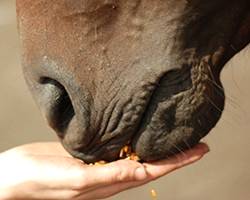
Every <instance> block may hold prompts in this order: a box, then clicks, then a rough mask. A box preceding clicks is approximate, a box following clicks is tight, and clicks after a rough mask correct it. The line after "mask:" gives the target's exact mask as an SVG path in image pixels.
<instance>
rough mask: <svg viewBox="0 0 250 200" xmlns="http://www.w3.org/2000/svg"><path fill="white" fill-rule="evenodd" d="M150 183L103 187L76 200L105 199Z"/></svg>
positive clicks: (137, 182)
mask: <svg viewBox="0 0 250 200" xmlns="http://www.w3.org/2000/svg"><path fill="white" fill-rule="evenodd" d="M147 182H148V180H143V181H130V182H125V183H118V184H115V185H109V186H106V187H101V188H98V189H96V190H91V191H89V192H86V193H84V194H82V195H80V196H78V197H77V198H76V199H74V200H85V199H88V200H94V199H104V198H108V197H111V196H113V195H115V194H118V193H120V192H123V191H125V190H128V189H132V188H135V187H139V186H141V185H144V184H146V183H147Z"/></svg>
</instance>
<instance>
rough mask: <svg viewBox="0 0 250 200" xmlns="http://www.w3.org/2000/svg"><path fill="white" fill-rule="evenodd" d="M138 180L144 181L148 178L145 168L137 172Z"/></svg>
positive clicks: (138, 169)
mask: <svg viewBox="0 0 250 200" xmlns="http://www.w3.org/2000/svg"><path fill="white" fill-rule="evenodd" d="M135 177H136V180H144V179H146V178H147V173H146V170H145V168H144V167H139V168H137V169H136V170H135Z"/></svg>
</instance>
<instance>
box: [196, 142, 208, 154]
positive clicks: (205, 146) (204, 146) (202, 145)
mask: <svg viewBox="0 0 250 200" xmlns="http://www.w3.org/2000/svg"><path fill="white" fill-rule="evenodd" d="M198 145H199V146H198V149H200V150H201V151H202V153H204V154H206V153H208V152H209V151H210V149H209V146H208V145H207V144H204V143H200V144H198Z"/></svg>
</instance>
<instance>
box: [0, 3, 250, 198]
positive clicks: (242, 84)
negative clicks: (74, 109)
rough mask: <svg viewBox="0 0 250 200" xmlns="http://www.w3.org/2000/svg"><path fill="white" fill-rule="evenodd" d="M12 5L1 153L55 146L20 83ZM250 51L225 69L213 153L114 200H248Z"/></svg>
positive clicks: (3, 29) (0, 28)
mask: <svg viewBox="0 0 250 200" xmlns="http://www.w3.org/2000/svg"><path fill="white" fill-rule="evenodd" d="M20 54H21V53H20V48H19V42H18V35H17V29H16V18H15V1H14V0H0V91H1V94H0V151H3V150H5V149H8V148H11V147H13V146H16V145H20V144H24V143H29V142H33V141H51V140H56V137H55V134H54V133H53V132H52V131H51V130H50V129H49V128H47V126H46V123H45V121H44V120H43V119H42V117H41V115H40V113H39V110H38V109H37V107H36V106H35V104H34V102H33V100H32V98H31V96H30V94H29V92H28V90H27V88H26V85H25V81H24V80H23V77H22V71H21V66H20V65H21V64H20V62H21V61H20ZM249 65H250V47H249V46H248V47H247V48H246V49H245V50H244V51H243V52H241V53H240V54H239V55H237V56H236V57H235V58H234V59H232V60H231V61H230V63H229V64H228V65H227V66H226V67H225V68H224V71H223V73H222V82H223V84H224V87H225V90H226V95H227V101H226V108H225V112H224V113H223V117H222V119H221V120H220V122H219V123H218V125H217V127H216V128H215V129H213V131H212V132H211V133H210V135H209V136H208V137H206V138H205V140H204V141H206V142H207V143H208V144H209V145H210V147H211V153H209V155H207V156H206V157H205V158H204V159H203V160H202V161H200V162H199V163H197V164H194V165H192V166H190V167H186V168H185V169H182V170H179V171H178V172H175V173H173V174H171V175H169V176H166V177H164V178H162V179H160V180H158V181H155V182H154V183H151V184H148V185H147V186H144V187H141V188H139V189H134V190H131V191H128V192H123V193H121V194H119V195H117V196H115V197H113V198H111V199H113V200H128V199H130V200H137V199H138V198H140V199H143V200H151V199H152V198H151V194H150V191H151V190H152V189H155V190H156V192H157V197H158V198H157V200H166V199H168V200H196V199H197V200H198V199H202V200H236V199H237V200H249V199H250V170H249V169H250V154H249V152H250V131H249V130H250V90H249V89H250V66H249Z"/></svg>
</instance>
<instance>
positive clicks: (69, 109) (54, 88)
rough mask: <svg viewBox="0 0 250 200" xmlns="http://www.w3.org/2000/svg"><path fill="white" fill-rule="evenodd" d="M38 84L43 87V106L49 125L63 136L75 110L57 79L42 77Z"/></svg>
mask: <svg viewBox="0 0 250 200" xmlns="http://www.w3.org/2000/svg"><path fill="white" fill-rule="evenodd" d="M39 82H40V84H42V85H44V87H43V95H42V96H43V99H42V102H43V106H42V107H43V108H45V115H46V118H47V120H48V123H49V125H50V126H51V127H52V128H53V129H54V130H55V131H56V132H57V133H58V134H59V136H61V137H63V136H64V133H65V131H66V129H67V127H68V125H69V123H70V121H71V120H72V118H73V116H74V115H75V111H74V108H73V105H72V102H71V99H70V97H69V94H68V92H67V91H66V89H65V87H64V86H63V85H62V84H60V83H59V82H58V81H56V80H54V79H51V78H48V77H42V78H40V81H39Z"/></svg>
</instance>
